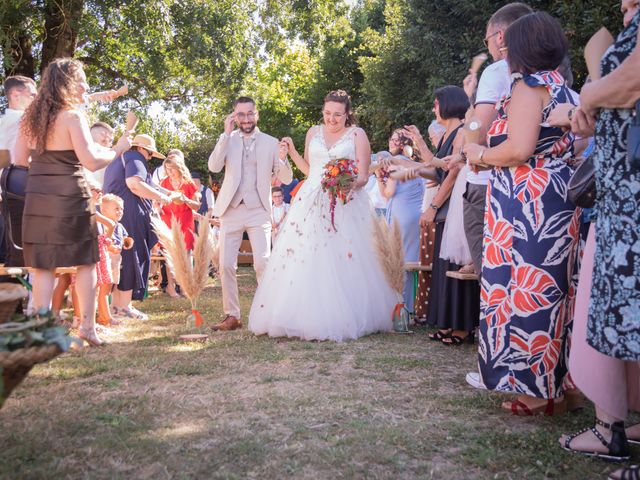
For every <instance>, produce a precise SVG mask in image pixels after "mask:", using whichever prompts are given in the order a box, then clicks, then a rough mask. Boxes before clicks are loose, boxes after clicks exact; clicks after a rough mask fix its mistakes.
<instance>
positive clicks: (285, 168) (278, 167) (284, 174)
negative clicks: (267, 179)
mask: <svg viewBox="0 0 640 480" xmlns="http://www.w3.org/2000/svg"><path fill="white" fill-rule="evenodd" d="M273 150H274V151H273V152H272V159H271V161H272V166H271V171H272V172H273V175H274V176H275V177H276V178H277V179H278V180H280V181H281V182H282V183H284V184H285V185H289V184H290V183H291V180H293V170H292V169H291V164H290V163H289V162H288V161H287V152H286V149H285V146H284V145H282V142H280V143H279V144H278V145H276V147H275V148H274V149H273Z"/></svg>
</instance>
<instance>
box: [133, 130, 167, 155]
mask: <svg viewBox="0 0 640 480" xmlns="http://www.w3.org/2000/svg"><path fill="white" fill-rule="evenodd" d="M131 146H132V147H142V148H144V149H145V150H148V151H149V152H151V155H152V156H153V157H156V158H160V159H163V160H164V158H165V156H164V155H162V154H161V153H159V152H158V151H157V150H156V141H155V140H154V139H153V137H151V136H150V135H145V134H142V133H139V134H138V135H136V136H135V137H134V138H133V142H131Z"/></svg>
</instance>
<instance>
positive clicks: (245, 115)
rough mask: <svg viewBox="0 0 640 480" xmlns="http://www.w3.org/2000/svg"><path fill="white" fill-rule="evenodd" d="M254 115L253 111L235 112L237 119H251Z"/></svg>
mask: <svg viewBox="0 0 640 480" xmlns="http://www.w3.org/2000/svg"><path fill="white" fill-rule="evenodd" d="M255 117H256V113H255V112H248V113H236V118H237V119H238V120H244V119H245V118H246V119H252V118H255Z"/></svg>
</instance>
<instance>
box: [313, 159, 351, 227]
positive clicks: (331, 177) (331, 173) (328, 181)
mask: <svg viewBox="0 0 640 480" xmlns="http://www.w3.org/2000/svg"><path fill="white" fill-rule="evenodd" d="M357 176H358V167H357V166H356V163H355V162H354V161H353V160H349V159H348V158H338V159H334V160H331V161H329V162H328V163H327V164H326V165H325V167H324V175H323V176H322V180H321V182H320V184H321V185H322V190H323V191H324V192H326V193H327V194H328V195H329V199H330V201H331V203H330V207H329V211H330V212H331V226H332V227H333V230H334V231H336V232H337V231H338V230H337V229H336V225H335V213H336V204H337V201H338V200H340V201H341V202H342V203H343V204H345V203H347V202H348V201H349V198H348V196H349V192H350V191H351V187H352V184H353V182H354V181H355V180H356V177H357Z"/></svg>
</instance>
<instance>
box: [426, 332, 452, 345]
mask: <svg viewBox="0 0 640 480" xmlns="http://www.w3.org/2000/svg"><path fill="white" fill-rule="evenodd" d="M450 335H451V331H450V330H449V331H448V332H446V333H445V332H441V331H440V330H438V331H437V332H434V333H430V334H429V335H428V337H429V340H433V341H434V342H435V341H437V342H441V341H442V339H443V338H447V337H448V336H450Z"/></svg>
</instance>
